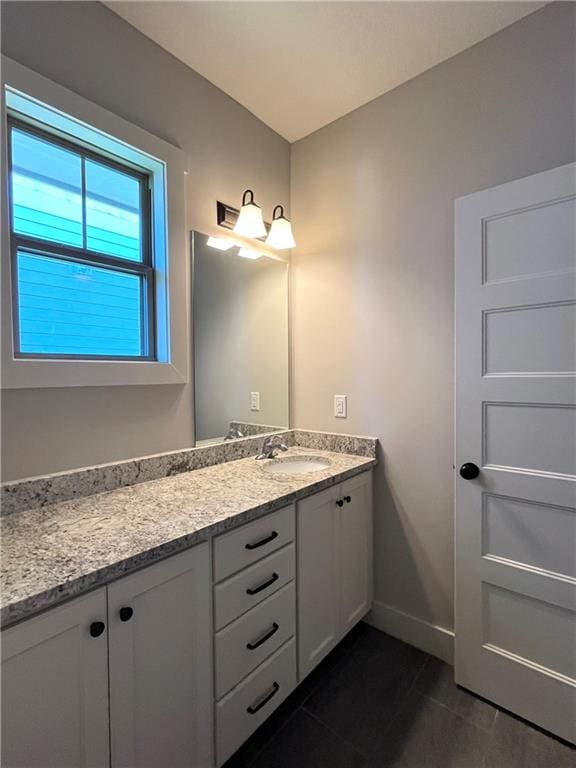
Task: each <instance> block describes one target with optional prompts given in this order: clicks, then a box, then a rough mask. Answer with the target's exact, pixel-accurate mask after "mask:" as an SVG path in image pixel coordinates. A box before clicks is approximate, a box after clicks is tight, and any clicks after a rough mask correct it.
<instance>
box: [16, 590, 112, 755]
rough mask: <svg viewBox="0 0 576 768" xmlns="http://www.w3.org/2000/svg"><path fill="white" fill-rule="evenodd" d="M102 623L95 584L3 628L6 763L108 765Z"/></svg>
mask: <svg viewBox="0 0 576 768" xmlns="http://www.w3.org/2000/svg"><path fill="white" fill-rule="evenodd" d="M94 622H98V624H96V625H94V626H92V625H93V624H94ZM105 622H106V590H105V589H104V588H102V589H99V590H97V591H95V592H92V593H90V594H89V595H86V596H85V597H80V598H77V599H76V600H72V601H71V602H69V603H66V604H65V605H62V606H59V607H57V608H52V609H51V610H49V611H47V612H46V613H44V614H42V615H41V616H37V617H35V618H32V619H29V620H28V621H25V622H23V623H22V624H18V625H16V626H14V627H11V628H9V629H6V630H4V632H3V633H2V765H3V766H4V767H5V768H105V766H107V765H108V763H109V754H108V665H107V661H108V643H107V640H108V638H107V633H106V625H105ZM91 627H92V634H96V636H94V637H93V636H92V635H91ZM97 633H99V634H97Z"/></svg>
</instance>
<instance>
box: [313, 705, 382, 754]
mask: <svg viewBox="0 0 576 768" xmlns="http://www.w3.org/2000/svg"><path fill="white" fill-rule="evenodd" d="M302 711H303V712H304V713H305V714H307V715H308V716H309V717H311V718H312V719H313V720H315V721H316V722H317V723H318V725H321V726H322V727H323V728H324V730H326V731H328V733H331V734H332V735H333V736H335V737H336V738H337V739H338V741H341V742H342V744H345V745H346V746H347V747H349V748H350V749H351V750H352V751H353V752H354V753H355V754H356V755H358V757H361V758H363V759H364V760H367V759H368V755H364V754H363V753H362V752H360V750H358V749H357V748H356V747H355V746H354V745H353V744H351V743H350V742H349V741H348V740H347V739H345V738H343V737H342V736H341V735H340V734H339V733H337V731H335V730H334V729H333V728H331V727H330V726H329V725H327V724H326V723H325V722H324V721H323V720H321V719H320V718H319V717H318V716H317V715H315V714H314V712H310V710H309V709H306V707H302Z"/></svg>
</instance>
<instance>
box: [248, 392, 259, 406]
mask: <svg viewBox="0 0 576 768" xmlns="http://www.w3.org/2000/svg"><path fill="white" fill-rule="evenodd" d="M250 410H251V411H259V410H260V392H250Z"/></svg>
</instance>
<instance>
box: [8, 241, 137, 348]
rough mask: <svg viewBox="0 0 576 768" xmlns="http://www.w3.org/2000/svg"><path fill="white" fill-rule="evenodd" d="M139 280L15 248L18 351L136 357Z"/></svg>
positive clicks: (107, 270) (129, 275)
mask: <svg viewBox="0 0 576 768" xmlns="http://www.w3.org/2000/svg"><path fill="white" fill-rule="evenodd" d="M142 300H143V297H142V280H141V278H140V277H139V276H138V275H131V274H128V273H121V272H113V271H111V270H109V269H101V268H99V267H91V266H87V265H84V264H78V263H77V262H72V261H66V260H64V259H57V258H53V257H46V256H41V255H39V254H35V253H28V252H26V251H19V252H18V308H19V318H20V351H21V352H23V353H24V354H26V353H39V354H46V355H50V354H52V355H84V356H86V355H104V356H127V357H140V356H142V355H143V354H145V353H144V350H143V348H142V330H141V316H142V313H141V304H142Z"/></svg>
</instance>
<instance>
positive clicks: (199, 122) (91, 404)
mask: <svg viewBox="0 0 576 768" xmlns="http://www.w3.org/2000/svg"><path fill="white" fill-rule="evenodd" d="M2 52H3V53H5V54H6V55H7V56H9V57H11V58H13V59H15V60H16V61H18V62H20V63H21V64H23V65H25V66H27V67H29V68H30V69H33V70H36V71H37V72H40V73H41V74H43V75H45V76H46V77H49V78H50V79H52V80H54V81H55V82H57V83H60V84H61V85H64V86H65V87H67V88H69V89H71V90H73V91H76V92H77V93H79V94H80V95H82V96H84V97H85V98H88V99H90V100H91V101H94V102H96V103H97V104H100V105H101V106H103V107H105V108H107V109H109V110H111V111H112V112H115V113H116V114H118V115H120V116H121V117H124V118H125V119H127V120H130V121H131V122H132V123H135V124H136V125H139V126H141V127H142V128H144V129H146V130H148V131H150V132H151V133H153V134H155V135H157V136H160V137H161V138H163V139H166V140H167V141H170V142H172V143H173V144H176V145H178V146H179V147H181V148H182V149H183V150H184V151H185V153H186V154H187V156H188V157H189V159H190V160H189V163H190V165H189V167H190V175H189V177H188V188H187V211H188V215H187V225H188V229H190V230H192V229H197V230H205V229H206V227H207V226H208V225H214V223H215V207H216V200H217V199H219V200H223V201H225V202H229V203H231V204H235V203H236V202H237V201H238V200H239V198H240V196H241V194H242V191H243V190H244V189H246V188H247V187H250V188H253V189H254V190H255V191H256V195H257V199H258V202H259V203H260V204H261V205H262V206H263V207H264V209H265V211H271V210H272V207H273V206H274V205H275V204H277V203H285V204H287V203H288V202H289V200H288V197H289V182H290V147H289V145H288V143H287V142H286V141H284V139H282V138H281V137H280V136H278V135H277V134H276V133H274V132H273V131H272V130H270V129H269V128H267V127H266V126H265V125H263V123H261V122H260V121H259V120H257V119H256V118H255V117H254V116H253V115H252V114H250V113H249V112H248V111H247V110H245V109H244V108H243V107H241V106H240V105H239V104H237V103H236V102H235V101H233V100H232V99H230V98H229V97H228V96H226V95H225V94H223V93H222V91H220V90H219V89H218V88H216V87H214V86H213V85H211V84H210V83H209V82H208V81H207V80H205V79H204V78H202V77H200V75H198V74H196V73H195V72H193V71H192V70H191V69H189V68H188V67H186V66H184V64H182V63H180V62H179V61H177V60H176V59H175V58H173V57H172V56H170V55H169V54H168V53H166V52H165V51H164V50H162V49H161V48H160V47H158V46H157V45H155V44H154V43H153V42H151V41H150V40H148V39H147V38H146V37H144V36H143V35H141V34H140V33H139V32H137V31H136V30H135V29H134V28H133V27H131V26H130V25H128V24H127V23H126V22H124V21H123V20H121V19H120V18H119V17H118V16H116V15H115V14H114V13H113V12H112V11H110V10H109V9H107V8H106V7H105V6H102V5H100V4H99V3H92V2H80V3H76V2H63V3H60V2H41V3H35V2H10V3H2ZM182 290H188V286H184V285H183V286H182ZM2 405H3V410H2V417H3V419H2V420H3V425H2V426H3V428H2V437H3V448H4V450H3V457H2V458H3V479H6V480H8V479H13V478H18V477H25V476H29V475H35V474H42V473H45V472H53V471H58V470H63V469H68V468H71V467H78V466H83V465H86V464H93V463H99V462H107V461H113V460H116V459H122V458H127V457H131V456H139V455H142V454H147V453H154V452H160V451H166V450H172V449H177V448H181V447H185V446H187V445H190V441H191V439H192V428H193V412H192V388H191V385H187V386H154V387H147V386H139V387H106V388H74V389H72V388H70V389H42V390H19V391H16V390H12V391H5V392H4V393H3V400H2Z"/></svg>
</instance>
